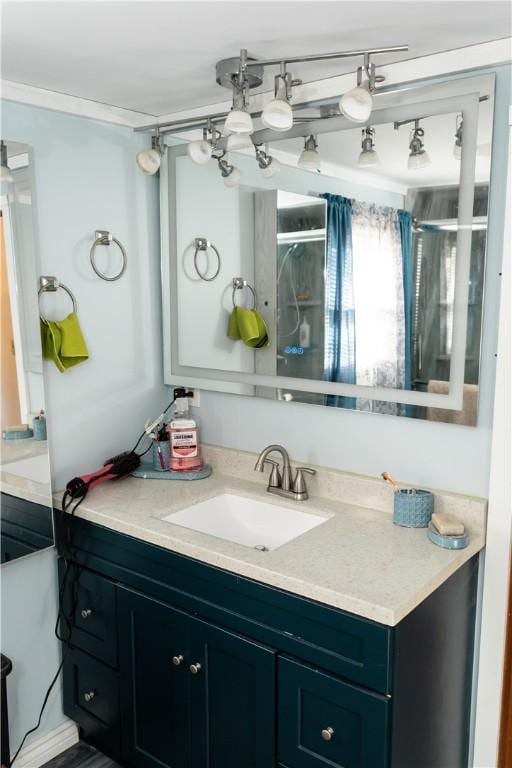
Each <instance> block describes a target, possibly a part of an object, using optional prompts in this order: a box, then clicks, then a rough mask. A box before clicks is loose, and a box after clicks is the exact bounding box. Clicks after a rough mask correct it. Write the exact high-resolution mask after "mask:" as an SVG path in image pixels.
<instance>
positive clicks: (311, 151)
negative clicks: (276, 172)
mask: <svg viewBox="0 0 512 768" xmlns="http://www.w3.org/2000/svg"><path fill="white" fill-rule="evenodd" d="M298 166H299V168H303V169H304V170H305V171H319V170H320V154H319V152H318V144H317V141H316V138H315V137H314V136H313V135H311V136H308V137H307V138H306V140H305V142H304V149H303V150H302V152H301V153H300V156H299V160H298Z"/></svg>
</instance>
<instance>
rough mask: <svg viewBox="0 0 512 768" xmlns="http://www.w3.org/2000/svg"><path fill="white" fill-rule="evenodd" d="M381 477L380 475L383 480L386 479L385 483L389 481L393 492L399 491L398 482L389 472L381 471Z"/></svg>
mask: <svg viewBox="0 0 512 768" xmlns="http://www.w3.org/2000/svg"><path fill="white" fill-rule="evenodd" d="M381 477H382V479H383V480H385V481H386V483H389V485H391V486H392V487H393V490H394V492H395V493H400V486H399V485H398V483H397V481H396V480H395V478H394V477H393V476H392V475H390V474H389V472H383V473H382V474H381Z"/></svg>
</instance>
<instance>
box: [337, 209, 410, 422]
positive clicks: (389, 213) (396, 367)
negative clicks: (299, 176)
mask: <svg viewBox="0 0 512 768" xmlns="http://www.w3.org/2000/svg"><path fill="white" fill-rule="evenodd" d="M323 197H325V199H326V200H327V280H326V303H325V331H326V332H325V337H326V345H325V371H324V373H325V378H326V379H327V380H328V381H340V382H347V383H353V384H355V383H357V384H362V385H367V386H384V387H388V388H396V389H403V388H405V387H408V388H410V386H411V377H412V366H411V350H412V345H411V342H412V298H413V297H412V260H411V259H412V229H411V216H410V214H409V213H408V212H407V211H401V210H397V209H395V208H384V207H379V206H376V205H374V204H370V203H363V202H358V201H356V200H352V201H351V200H349V199H347V198H345V197H341V196H338V195H328V194H326V195H324V196H323ZM329 404H332V405H338V406H341V407H345V408H354V407H356V406H357V408H359V409H362V410H371V411H377V412H380V413H393V414H403V413H406V412H407V410H406V409H405V408H404V407H403V406H400V405H397V404H395V403H386V402H383V401H377V400H370V399H367V398H357V401H356V399H354V398H345V397H343V398H333V399H331V400H329Z"/></svg>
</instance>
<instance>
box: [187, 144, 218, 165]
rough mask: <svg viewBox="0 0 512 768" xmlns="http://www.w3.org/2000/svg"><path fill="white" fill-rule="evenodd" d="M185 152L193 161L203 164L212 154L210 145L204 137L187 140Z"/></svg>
mask: <svg viewBox="0 0 512 768" xmlns="http://www.w3.org/2000/svg"><path fill="white" fill-rule="evenodd" d="M187 152H188V156H189V157H190V159H191V160H193V162H194V163H197V165H205V164H206V163H207V162H208V160H209V159H210V158H211V156H212V145H211V144H210V142H209V141H206V139H197V141H190V142H189V144H188V147H187Z"/></svg>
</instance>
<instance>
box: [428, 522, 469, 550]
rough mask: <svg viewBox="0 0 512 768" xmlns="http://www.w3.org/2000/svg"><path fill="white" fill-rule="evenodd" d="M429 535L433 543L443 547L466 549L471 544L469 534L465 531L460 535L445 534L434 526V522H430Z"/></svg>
mask: <svg viewBox="0 0 512 768" xmlns="http://www.w3.org/2000/svg"><path fill="white" fill-rule="evenodd" d="M427 536H428V538H429V540H430V541H431V542H432V544H437V546H438V547H443V549H464V548H465V547H467V545H468V544H469V536H468V535H467V533H463V534H461V535H460V536H443V535H442V534H441V533H439V531H438V530H437V529H436V527H435V526H434V523H432V522H430V523H429V524H428V531H427Z"/></svg>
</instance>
